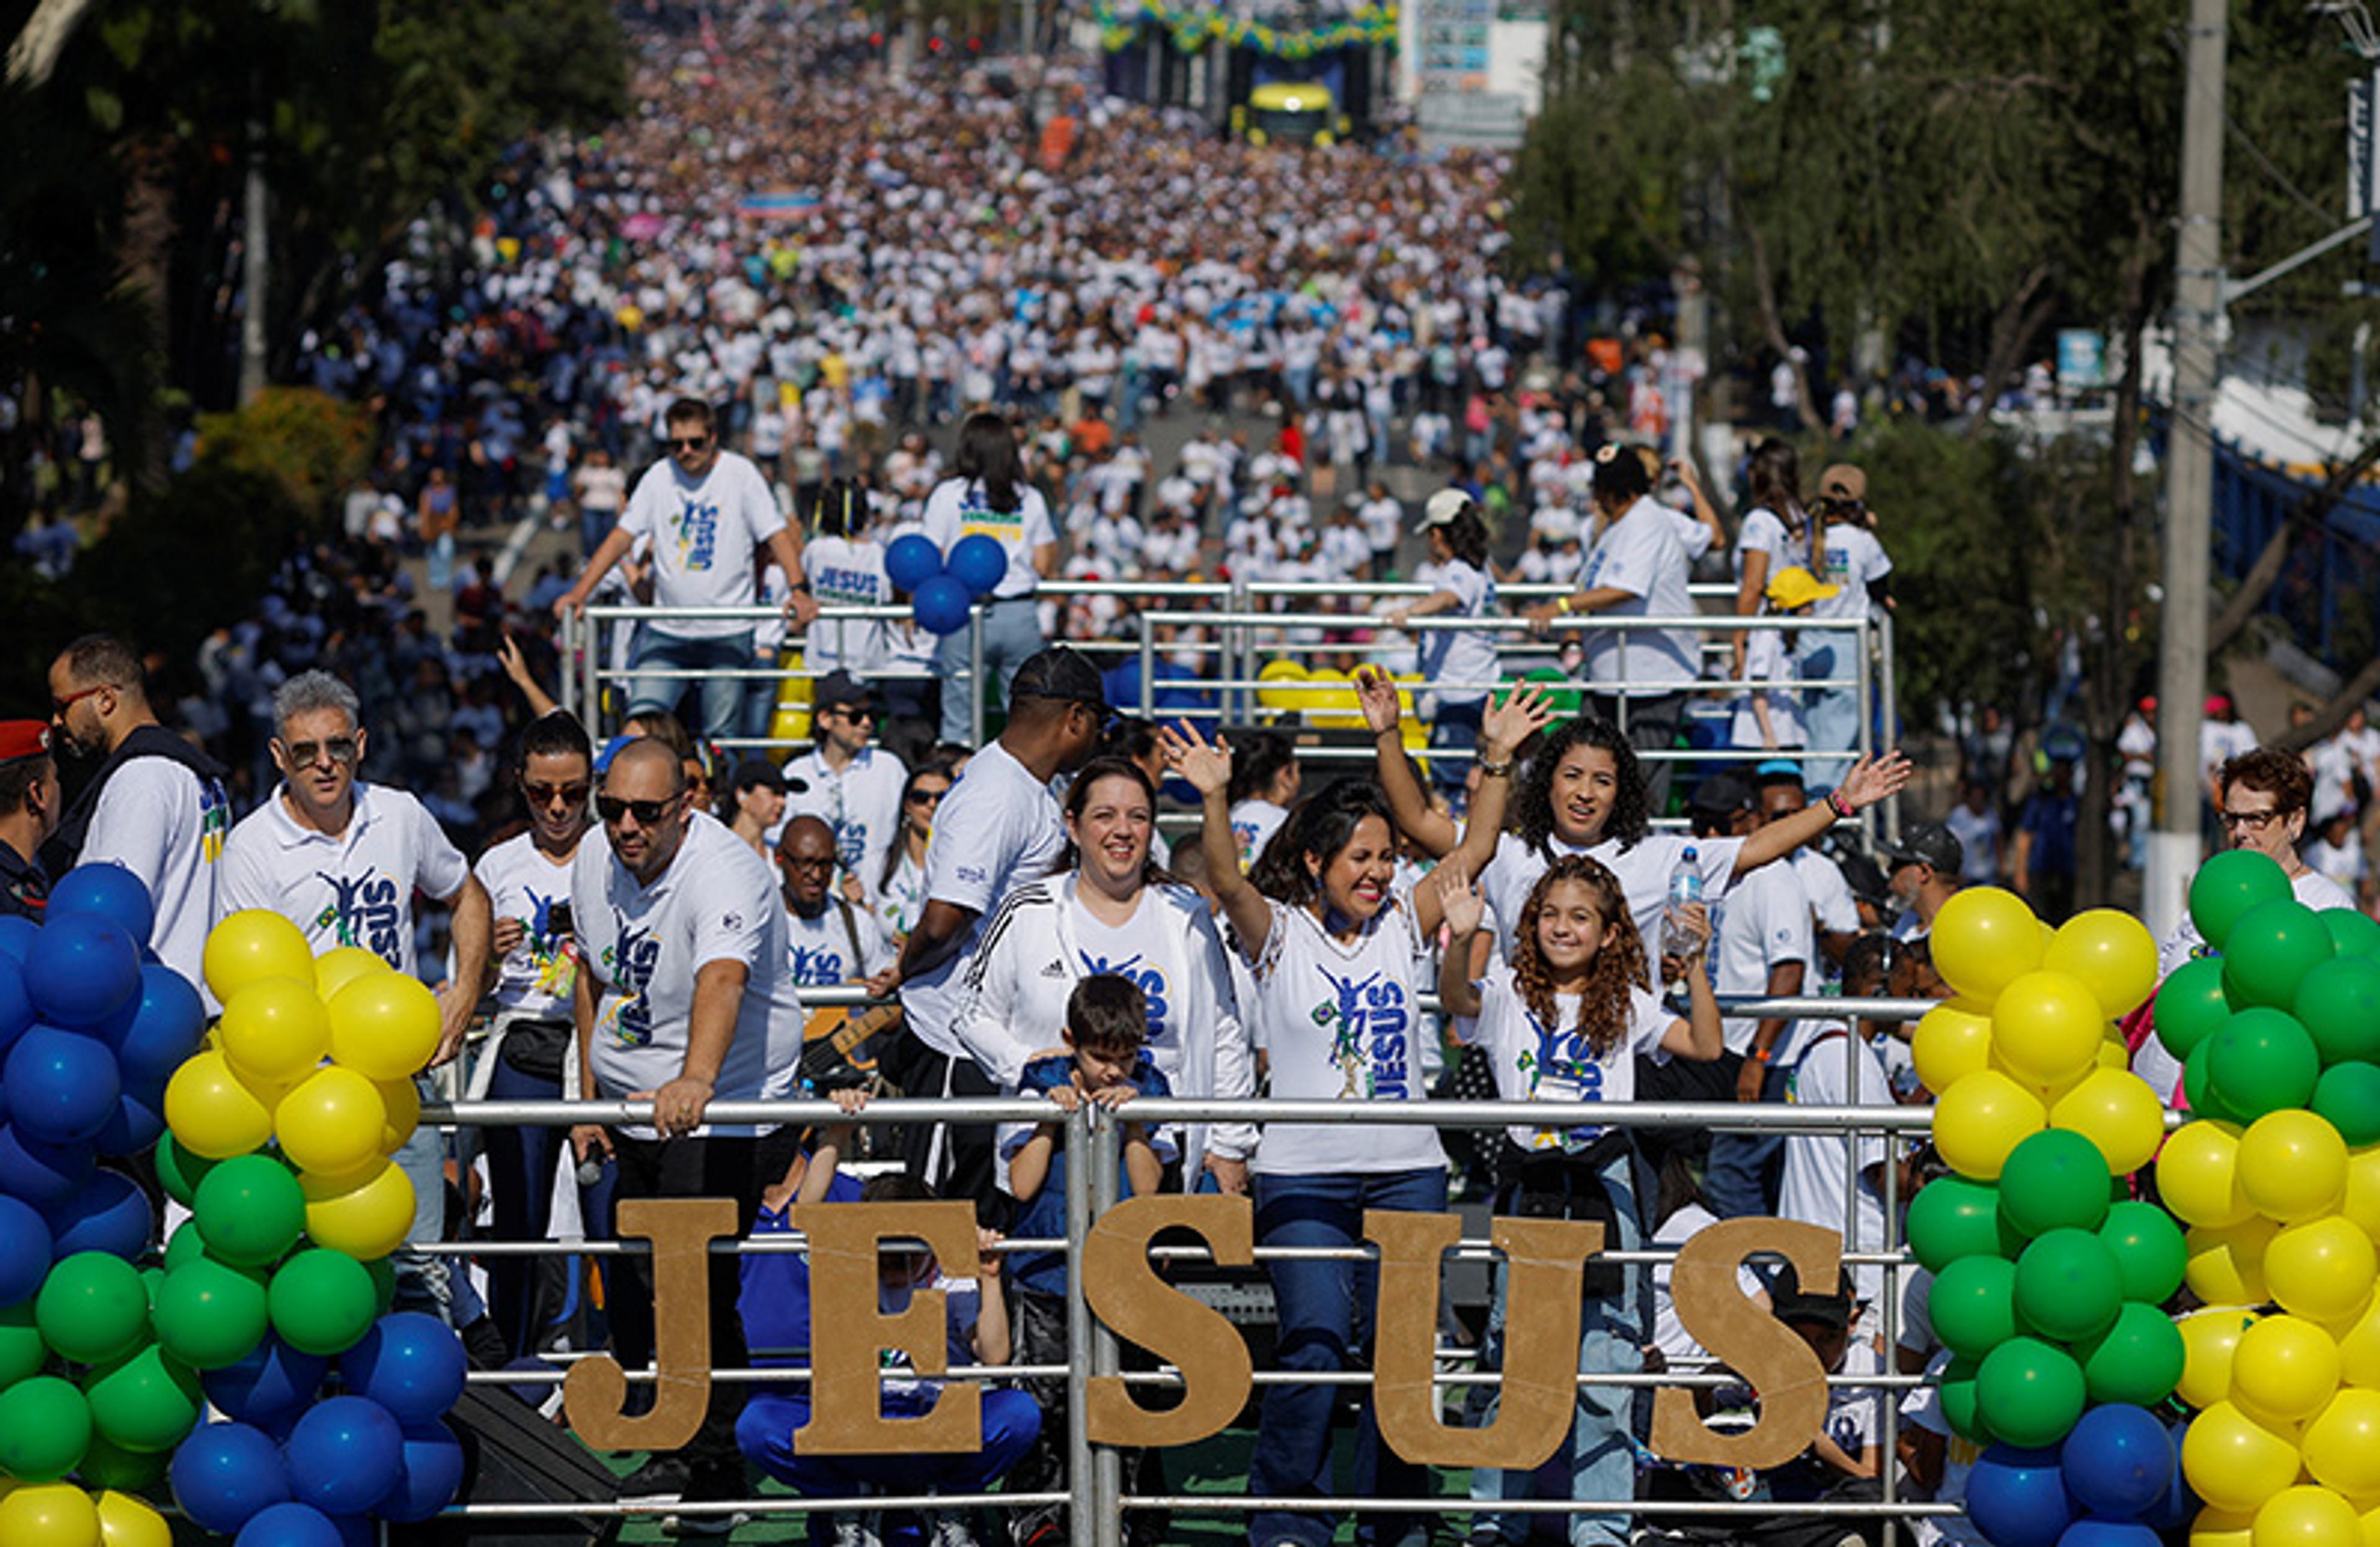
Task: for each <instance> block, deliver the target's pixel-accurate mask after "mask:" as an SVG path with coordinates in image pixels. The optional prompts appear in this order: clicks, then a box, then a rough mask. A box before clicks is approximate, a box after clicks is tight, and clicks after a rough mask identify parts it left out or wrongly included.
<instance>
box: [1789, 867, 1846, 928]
mask: <svg viewBox="0 0 2380 1547" xmlns="http://www.w3.org/2000/svg"><path fill="white" fill-rule="evenodd" d="M1785 863H1787V864H1789V865H1791V866H1792V867H1793V875H1794V878H1795V879H1796V880H1798V881H1800V882H1801V883H1802V890H1803V894H1804V895H1807V896H1808V897H1809V899H1810V911H1811V912H1812V913H1814V914H1815V915H1816V916H1817V920H1818V927H1819V928H1820V929H1822V930H1825V931H1826V932H1828V933H1829V934H1856V933H1858V932H1859V927H1860V919H1859V904H1858V902H1857V901H1856V900H1854V899H1853V898H1852V885H1851V883H1850V882H1848V881H1845V880H1844V879H1843V868H1842V867H1841V866H1840V865H1838V864H1836V863H1835V862H1834V861H1833V860H1832V859H1828V858H1827V856H1825V855H1823V854H1821V853H1819V852H1818V851H1817V850H1816V849H1815V848H1811V847H1808V846H1806V845H1805V846H1803V847H1801V848H1797V849H1795V850H1794V851H1793V852H1792V853H1791V855H1788V856H1787V857H1786V859H1785Z"/></svg>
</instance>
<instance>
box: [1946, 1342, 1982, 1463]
mask: <svg viewBox="0 0 2380 1547" xmlns="http://www.w3.org/2000/svg"><path fill="white" fill-rule="evenodd" d="M1982 1367H1983V1361H1982V1360H1981V1359H1971V1358H1954V1359H1952V1360H1951V1361H1950V1362H1949V1364H1946V1365H1944V1366H1943V1367H1942V1416H1943V1417H1944V1418H1945V1419H1949V1424H1950V1432H1952V1433H1954V1434H1957V1435H1959V1436H1961V1438H1963V1439H1969V1440H1973V1442H1975V1443H1977V1444H1979V1445H1988V1444H1990V1443H1992V1435H1991V1431H1990V1430H1988V1429H1985V1427H1984V1420H1983V1417H1982V1415H1981V1414H1979V1413H1977V1412H1976V1411H1975V1371H1976V1370H1979V1369H1981V1368H1982Z"/></svg>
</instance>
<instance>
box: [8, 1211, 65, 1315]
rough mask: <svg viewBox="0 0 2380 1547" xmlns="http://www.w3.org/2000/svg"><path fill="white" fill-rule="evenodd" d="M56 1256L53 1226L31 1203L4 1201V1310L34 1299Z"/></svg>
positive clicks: (48, 1274)
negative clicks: (51, 1232)
mask: <svg viewBox="0 0 2380 1547" xmlns="http://www.w3.org/2000/svg"><path fill="white" fill-rule="evenodd" d="M55 1254H56V1247H55V1243H54V1242H53V1241H52V1240H51V1237H50V1222H49V1221H47V1220H45V1219H43V1218H42V1216H41V1213H40V1212H38V1211H37V1210H35V1209H34V1207H33V1206H32V1205H31V1204H30V1203H26V1202H23V1201H21V1200H18V1199H14V1198H0V1309H6V1308H8V1307H9V1306H12V1305H22V1304H23V1303H24V1302H25V1301H27V1300H30V1299H31V1298H32V1297H33V1296H34V1293H35V1292H36V1291H38V1290H39V1289H40V1288H41V1287H42V1280H43V1279H45V1278H47V1277H49V1276H50V1262H51V1261H52V1259H53V1258H54V1257H55Z"/></svg>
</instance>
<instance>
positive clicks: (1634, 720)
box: [1586, 651, 1686, 816]
mask: <svg viewBox="0 0 2380 1547" xmlns="http://www.w3.org/2000/svg"><path fill="white" fill-rule="evenodd" d="M1646 653H1647V652H1643V651H1639V652H1636V655H1637V656H1638V657H1639V658H1642V657H1644V656H1645V655H1646ZM1586 707H1587V709H1588V711H1589V712H1590V713H1596V714H1600V715H1602V716H1603V717H1604V718H1605V719H1607V720H1609V721H1610V722H1611V723H1612V724H1613V725H1618V724H1620V700H1619V699H1617V698H1612V697H1607V696H1606V695H1604V694H1601V693H1592V694H1589V695H1588V696H1587V700H1586ZM1685 713H1686V695H1685V694H1683V693H1659V694H1656V695H1654V696H1652V697H1650V698H1639V697H1637V696H1635V695H1634V694H1630V695H1629V697H1628V745H1630V746H1631V747H1633V748H1634V749H1636V750H1637V751H1639V752H1666V751H1668V750H1669V749H1670V748H1671V747H1673V746H1675V745H1676V744H1677V740H1678V722H1679V721H1680V720H1682V719H1683V718H1684V717H1685ZM1641 766H1642V768H1643V772H1644V774H1645V810H1647V811H1648V812H1650V813H1651V814H1652V815H1654V816H1659V815H1661V814H1662V813H1663V812H1665V811H1666V810H1669V805H1670V770H1671V769H1673V768H1675V767H1676V766H1677V764H1675V763H1673V762H1670V761H1659V762H1651V761H1647V762H1645V763H1644V764H1642V765H1641Z"/></svg>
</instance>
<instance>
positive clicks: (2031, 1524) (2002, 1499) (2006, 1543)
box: [1967, 1444, 2074, 1547]
mask: <svg viewBox="0 0 2380 1547" xmlns="http://www.w3.org/2000/svg"><path fill="white" fill-rule="evenodd" d="M1967 1518H1969V1519H1971V1520H1973V1522H1974V1523H1975V1529H1977V1530H1980V1531H1982V1532H1983V1533H1984V1535H1985V1537H1986V1538H1987V1539H1989V1541H1991V1543H1992V1547H2058V1538H2059V1537H2061V1536H2063V1535H2064V1534H2065V1533H2066V1528H2067V1527H2069V1526H2070V1525H2072V1524H2073V1523H2074V1501H2073V1500H2072V1499H2071V1498H2070V1497H2069V1496H2068V1495H2067V1492H2066V1478H2065V1474H2064V1473H2063V1472H2062V1471H2061V1470H2060V1468H2058V1453H2057V1452H2056V1451H2054V1450H2019V1449H2017V1448H2016V1447H2015V1446H2014V1445H2010V1444H1996V1445H1994V1446H1992V1448H1991V1449H1989V1450H1987V1451H1985V1452H1984V1454H1983V1455H1981V1456H1977V1457H1976V1458H1975V1465H1974V1467H1973V1469H1972V1470H1970V1471H1969V1472H1968V1473H1967Z"/></svg>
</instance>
